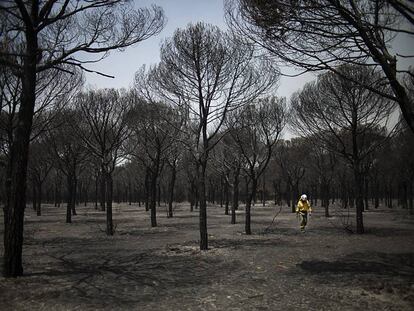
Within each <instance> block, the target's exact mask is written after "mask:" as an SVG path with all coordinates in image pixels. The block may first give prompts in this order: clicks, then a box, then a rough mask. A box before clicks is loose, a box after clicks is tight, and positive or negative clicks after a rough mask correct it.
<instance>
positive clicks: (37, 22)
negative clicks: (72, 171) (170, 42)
mask: <svg viewBox="0 0 414 311" xmlns="http://www.w3.org/2000/svg"><path fill="white" fill-rule="evenodd" d="M0 19H1V21H2V25H1V27H2V42H3V44H2V45H1V47H0V64H1V66H4V67H7V68H10V70H12V71H13V74H15V75H16V76H17V77H18V78H19V79H21V93H20V98H19V101H20V106H19V110H18V113H17V122H16V127H15V129H14V140H13V143H12V145H11V146H10V160H9V163H8V169H7V174H8V178H7V180H8V181H7V188H6V189H7V190H6V193H7V200H6V206H5V208H4V210H5V213H4V219H5V238H4V248H5V254H4V269H3V274H4V276H6V277H16V276H20V275H22V274H23V266H22V247H23V219H24V209H25V206H26V197H25V195H24V193H25V192H26V179H27V162H28V152H29V142H30V135H31V131H32V123H33V116H34V109H35V103H36V85H37V81H38V80H37V74H38V73H41V72H46V73H47V72H48V71H49V70H53V69H57V70H61V71H66V72H68V71H69V72H71V71H73V70H72V69H71V67H72V68H76V67H77V68H80V69H82V70H88V71H92V70H90V69H88V68H86V67H85V64H88V63H90V62H91V61H98V60H99V59H102V58H103V57H105V56H106V55H107V52H108V51H111V50H117V49H123V48H126V47H128V46H130V45H133V44H135V43H138V42H140V41H142V40H145V39H147V38H148V37H151V36H152V35H154V34H157V33H158V32H159V31H160V30H161V29H162V28H163V26H164V15H163V12H162V10H161V9H160V8H159V7H155V6H154V7H152V9H151V10H148V9H136V10H135V9H133V8H131V7H130V4H128V2H126V1H121V0H100V1H86V2H85V1H78V0H77V1H69V0H65V1H59V2H56V1H46V2H44V1H38V0H30V1H21V0H15V1H7V2H2V5H1V6H0ZM80 53H83V54H82V57H80ZM91 54H94V55H95V56H96V57H95V58H93V59H88V58H87V57H86V58H85V55H91ZM92 72H93V71H92Z"/></svg>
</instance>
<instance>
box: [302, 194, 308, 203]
mask: <svg viewBox="0 0 414 311" xmlns="http://www.w3.org/2000/svg"><path fill="white" fill-rule="evenodd" d="M300 199H301V200H302V201H306V200H307V199H308V197H307V196H306V194H302V195H301V196H300Z"/></svg>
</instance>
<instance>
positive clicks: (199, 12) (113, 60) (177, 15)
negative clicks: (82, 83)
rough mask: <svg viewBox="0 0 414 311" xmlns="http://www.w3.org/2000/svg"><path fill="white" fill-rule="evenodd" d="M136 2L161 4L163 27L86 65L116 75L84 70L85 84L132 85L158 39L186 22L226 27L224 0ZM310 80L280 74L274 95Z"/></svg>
mask: <svg viewBox="0 0 414 311" xmlns="http://www.w3.org/2000/svg"><path fill="white" fill-rule="evenodd" d="M135 3H136V5H137V6H149V5H151V4H156V5H159V6H161V7H162V8H163V9H164V13H165V15H166V17H167V24H166V26H165V28H164V30H163V31H162V32H161V33H160V34H159V35H157V36H153V37H151V38H149V39H148V40H146V41H143V42H141V43H138V44H137V45H136V46H134V47H130V48H127V49H126V51H124V52H112V53H111V55H110V56H109V57H107V58H106V59H104V60H102V61H101V62H99V63H98V64H95V65H93V66H89V67H88V68H91V69H93V70H97V71H101V72H104V73H106V74H109V75H113V76H115V79H111V78H105V77H102V76H99V75H97V74H90V73H87V74H86V83H87V84H89V85H91V86H93V87H97V88H111V87H113V88H121V87H125V88H128V87H129V86H131V85H132V82H133V79H134V74H135V72H136V71H137V70H138V68H139V67H141V66H142V65H144V64H146V65H147V66H148V65H151V64H156V63H158V61H159V59H160V58H159V55H160V45H161V42H162V41H163V40H164V39H166V38H168V37H171V36H172V35H173V33H174V31H175V30H176V29H177V28H185V27H186V26H187V25H188V24H189V23H196V22H199V21H203V22H205V23H210V24H213V25H216V26H218V27H220V28H221V29H227V26H226V24H225V22H224V8H223V0H136V1H135ZM310 80H312V76H311V75H307V76H300V77H297V78H286V77H282V78H281V81H280V86H279V89H278V92H277V94H276V95H279V96H286V97H288V96H290V95H291V94H292V93H293V92H294V91H296V90H298V89H299V88H301V87H302V86H303V85H304V84H305V83H306V82H308V81H310Z"/></svg>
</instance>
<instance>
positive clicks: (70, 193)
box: [66, 175, 74, 223]
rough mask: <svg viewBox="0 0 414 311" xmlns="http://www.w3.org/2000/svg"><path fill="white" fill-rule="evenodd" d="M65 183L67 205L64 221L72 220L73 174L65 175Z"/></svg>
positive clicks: (69, 221)
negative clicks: (66, 186)
mask: <svg viewBox="0 0 414 311" xmlns="http://www.w3.org/2000/svg"><path fill="white" fill-rule="evenodd" d="M67 184H68V199H67V206H66V223H71V222H72V203H74V202H73V176H72V175H68V176H67Z"/></svg>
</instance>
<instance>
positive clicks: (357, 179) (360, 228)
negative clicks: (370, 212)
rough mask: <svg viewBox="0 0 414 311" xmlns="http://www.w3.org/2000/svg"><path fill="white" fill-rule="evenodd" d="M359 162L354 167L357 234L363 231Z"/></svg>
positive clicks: (362, 202) (361, 179)
mask: <svg viewBox="0 0 414 311" xmlns="http://www.w3.org/2000/svg"><path fill="white" fill-rule="evenodd" d="M358 167H359V164H358V163H356V164H355V167H354V179H355V189H354V191H355V196H356V229H357V233H358V234H362V233H364V222H363V211H364V201H363V199H364V198H363V187H364V183H363V177H362V174H361V172H360V170H359V168H358Z"/></svg>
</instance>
